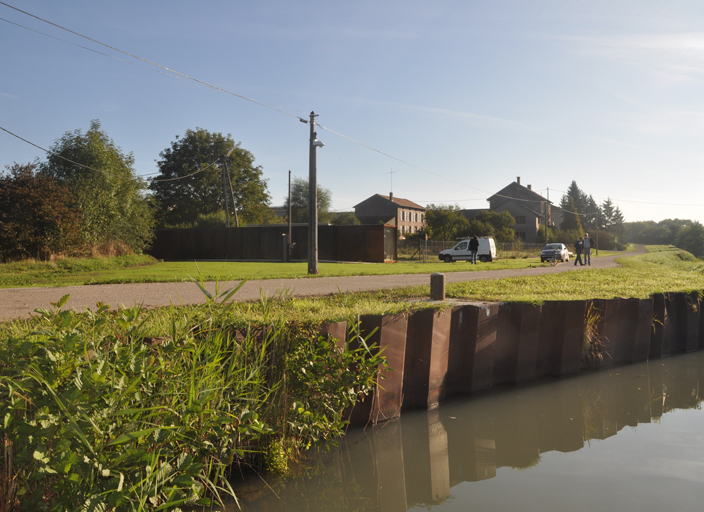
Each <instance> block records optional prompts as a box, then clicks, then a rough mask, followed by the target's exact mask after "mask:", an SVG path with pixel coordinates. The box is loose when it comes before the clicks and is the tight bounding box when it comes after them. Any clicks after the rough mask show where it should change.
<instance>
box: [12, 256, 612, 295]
mask: <svg viewBox="0 0 704 512" xmlns="http://www.w3.org/2000/svg"><path fill="white" fill-rule="evenodd" d="M610 254H613V253H610V252H606V251H601V252H600V256H606V255H610ZM545 265H548V264H547V263H540V258H523V259H501V260H498V261H494V262H491V263H479V264H477V265H470V264H469V263H467V262H465V261H458V262H454V263H443V262H441V261H440V260H437V259H435V260H430V261H427V262H419V261H400V262H398V263H320V264H319V265H318V269H319V272H320V274H319V275H318V276H309V275H308V264H307V263H275V262H270V263H258V262H212V261H202V262H197V263H196V262H193V261H183V262H173V261H169V262H164V261H156V260H154V259H153V258H151V257H149V256H137V255H132V256H120V257H117V258H110V259H106V258H82V259H76V258H66V259H62V260H58V261H56V262H18V263H6V264H2V265H0V288H20V287H31V286H80V285H86V284H118V283H164V282H179V281H190V279H191V276H197V275H198V274H199V273H200V274H201V275H202V276H203V279H204V280H206V281H215V280H218V279H219V280H220V281H235V280H240V279H286V278H304V277H305V278H307V277H313V278H314V277H330V276H362V275H388V274H430V273H433V272H467V271H470V272H471V271H479V270H499V269H520V268H532V267H539V266H545Z"/></svg>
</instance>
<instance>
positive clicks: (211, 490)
mask: <svg viewBox="0 0 704 512" xmlns="http://www.w3.org/2000/svg"><path fill="white" fill-rule="evenodd" d="M231 295H232V292H230V293H226V292H224V293H221V294H219V295H216V296H212V295H210V294H208V301H207V303H206V304H205V305H204V306H202V307H201V308H200V309H199V310H198V312H197V313H198V314H196V313H195V312H194V311H193V310H180V309H176V308H174V309H172V310H171V317H170V328H169V329H168V332H164V333H163V334H164V335H163V336H162V337H160V338H156V337H150V336H147V335H146V332H147V331H148V327H149V323H150V322H151V321H152V319H151V318H150V313H147V312H145V311H143V310H142V309H141V308H139V307H134V308H131V309H126V310H120V311H118V312H117V313H111V312H109V311H108V306H106V305H103V304H99V307H98V309H97V310H96V311H95V312H91V311H88V312H87V313H84V314H77V313H75V312H72V311H62V310H60V307H61V306H62V305H63V304H64V303H65V301H66V300H67V299H68V296H66V297H64V298H62V300H61V301H59V303H58V304H56V305H55V306H57V307H55V308H54V309H53V310H51V311H49V310H38V313H40V317H39V318H38V319H37V320H35V321H34V322H33V323H31V324H30V325H33V329H32V330H31V331H26V332H15V333H14V335H12V336H9V337H7V338H5V339H3V341H2V345H0V418H2V434H3V436H4V437H5V457H4V459H3V460H4V462H3V467H2V473H3V474H6V475H9V478H6V479H5V481H4V485H2V486H0V491H2V493H3V495H2V496H0V499H2V500H3V501H4V503H10V504H13V503H14V505H15V509H17V510H32V511H35V510H50V511H63V510H86V511H92V510H101V511H104V510H131V511H132V510H134V511H137V510H167V509H168V510H176V509H177V508H178V507H180V506H181V505H193V504H208V503H209V502H210V500H211V499H215V500H216V501H220V500H221V497H222V496H223V495H224V494H225V495H234V494H233V492H232V489H231V488H230V486H229V484H228V483H227V476H228V472H229V471H230V468H231V467H232V464H233V463H240V464H253V465H257V466H261V465H263V464H265V463H268V464H269V465H270V466H271V467H273V468H274V469H277V468H278V469H280V470H281V469H285V467H286V462H287V458H288V457H289V456H292V455H293V454H295V452H296V450H298V449H303V448H306V447H309V446H311V445H314V444H317V443H320V442H323V441H326V440H332V439H334V438H335V437H337V436H339V435H340V434H341V433H342V432H343V430H344V427H345V425H346V421H345V419H344V417H343V411H344V410H345V409H346V408H348V407H350V406H351V405H353V404H354V402H355V400H356V398H357V396H358V395H359V394H360V393H367V392H368V391H369V390H370V389H371V386H372V384H373V383H374V382H375V379H376V376H377V373H378V371H379V368H383V367H384V360H383V357H382V356H380V355H379V354H374V350H373V347H367V346H366V343H365V342H364V340H361V339H360V340H359V341H360V343H359V344H360V348H359V349H356V350H344V351H343V350H339V349H337V348H336V347H335V345H334V344H333V343H332V342H331V341H329V340H327V339H323V338H321V337H318V336H317V335H316V334H315V332H316V329H317V326H316V325H301V324H291V323H286V322H284V321H283V319H281V318H274V317H272V316H269V314H268V312H269V311H270V304H269V303H268V302H267V301H266V300H265V301H263V302H262V304H261V307H262V310H263V317H264V318H265V319H266V320H267V322H266V324H265V325H258V326H255V325H250V326H248V327H247V328H246V329H243V330H241V329H233V328H232V327H231V326H230V325H229V324H227V323H226V322H224V319H225V318H226V315H225V314H226V312H227V309H228V308H227V306H224V305H222V304H221V302H224V299H228V298H230V297H231ZM351 334H352V335H355V332H352V333H351ZM352 369H354V371H352Z"/></svg>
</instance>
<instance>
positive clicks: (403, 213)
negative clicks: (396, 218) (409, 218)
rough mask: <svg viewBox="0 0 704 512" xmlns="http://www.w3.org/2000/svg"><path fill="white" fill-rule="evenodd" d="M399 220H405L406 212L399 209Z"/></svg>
mask: <svg viewBox="0 0 704 512" xmlns="http://www.w3.org/2000/svg"><path fill="white" fill-rule="evenodd" d="M401 220H406V212H404V211H401Z"/></svg>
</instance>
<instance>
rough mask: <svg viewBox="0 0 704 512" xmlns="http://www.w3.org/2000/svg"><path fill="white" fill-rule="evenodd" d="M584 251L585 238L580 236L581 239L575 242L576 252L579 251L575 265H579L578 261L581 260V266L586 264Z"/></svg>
mask: <svg viewBox="0 0 704 512" xmlns="http://www.w3.org/2000/svg"><path fill="white" fill-rule="evenodd" d="M582 251H584V238H582V237H581V236H580V237H579V240H577V241H576V242H575V243H574V252H576V253H577V259H576V260H574V266H575V267H576V266H577V262H579V264H580V265H581V266H584V262H583V261H582Z"/></svg>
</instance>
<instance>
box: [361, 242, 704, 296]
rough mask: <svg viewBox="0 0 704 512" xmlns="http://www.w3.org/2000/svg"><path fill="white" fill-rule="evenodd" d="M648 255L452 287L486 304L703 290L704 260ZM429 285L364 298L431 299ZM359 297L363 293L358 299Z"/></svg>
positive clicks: (681, 254) (659, 250) (669, 250)
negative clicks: (599, 266) (605, 265)
mask: <svg viewBox="0 0 704 512" xmlns="http://www.w3.org/2000/svg"><path fill="white" fill-rule="evenodd" d="M647 249H648V250H649V251H650V252H649V253H647V254H643V255H639V256H625V257H623V258H619V259H618V262H619V263H620V264H621V265H622V267H621V268H614V269H599V270H597V269H589V270H586V269H585V270H583V271H580V272H559V273H554V274H546V275H541V276H530V277H515V278H507V279H492V280H480V281H466V282H463V283H456V284H449V285H447V287H446V296H447V297H448V298H452V299H460V300H467V301H486V302H504V301H511V302H529V303H534V304H540V303H542V302H544V301H548V300H587V299H611V298H614V297H636V298H647V297H649V296H650V295H652V294H654V293H663V292H678V291H695V290H704V261H702V260H699V259H697V258H695V257H694V256H692V255H691V254H690V253H688V252H686V251H682V250H680V249H677V248H675V247H671V246H670V247H666V246H649V247H647ZM429 294H430V287H429V286H416V287H410V288H400V289H394V290H383V291H380V292H375V293H368V294H363V295H365V296H366V298H367V300H372V299H375V300H378V301H380V302H394V301H401V300H420V299H426V298H427V297H428V296H429ZM357 295H360V294H357Z"/></svg>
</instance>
